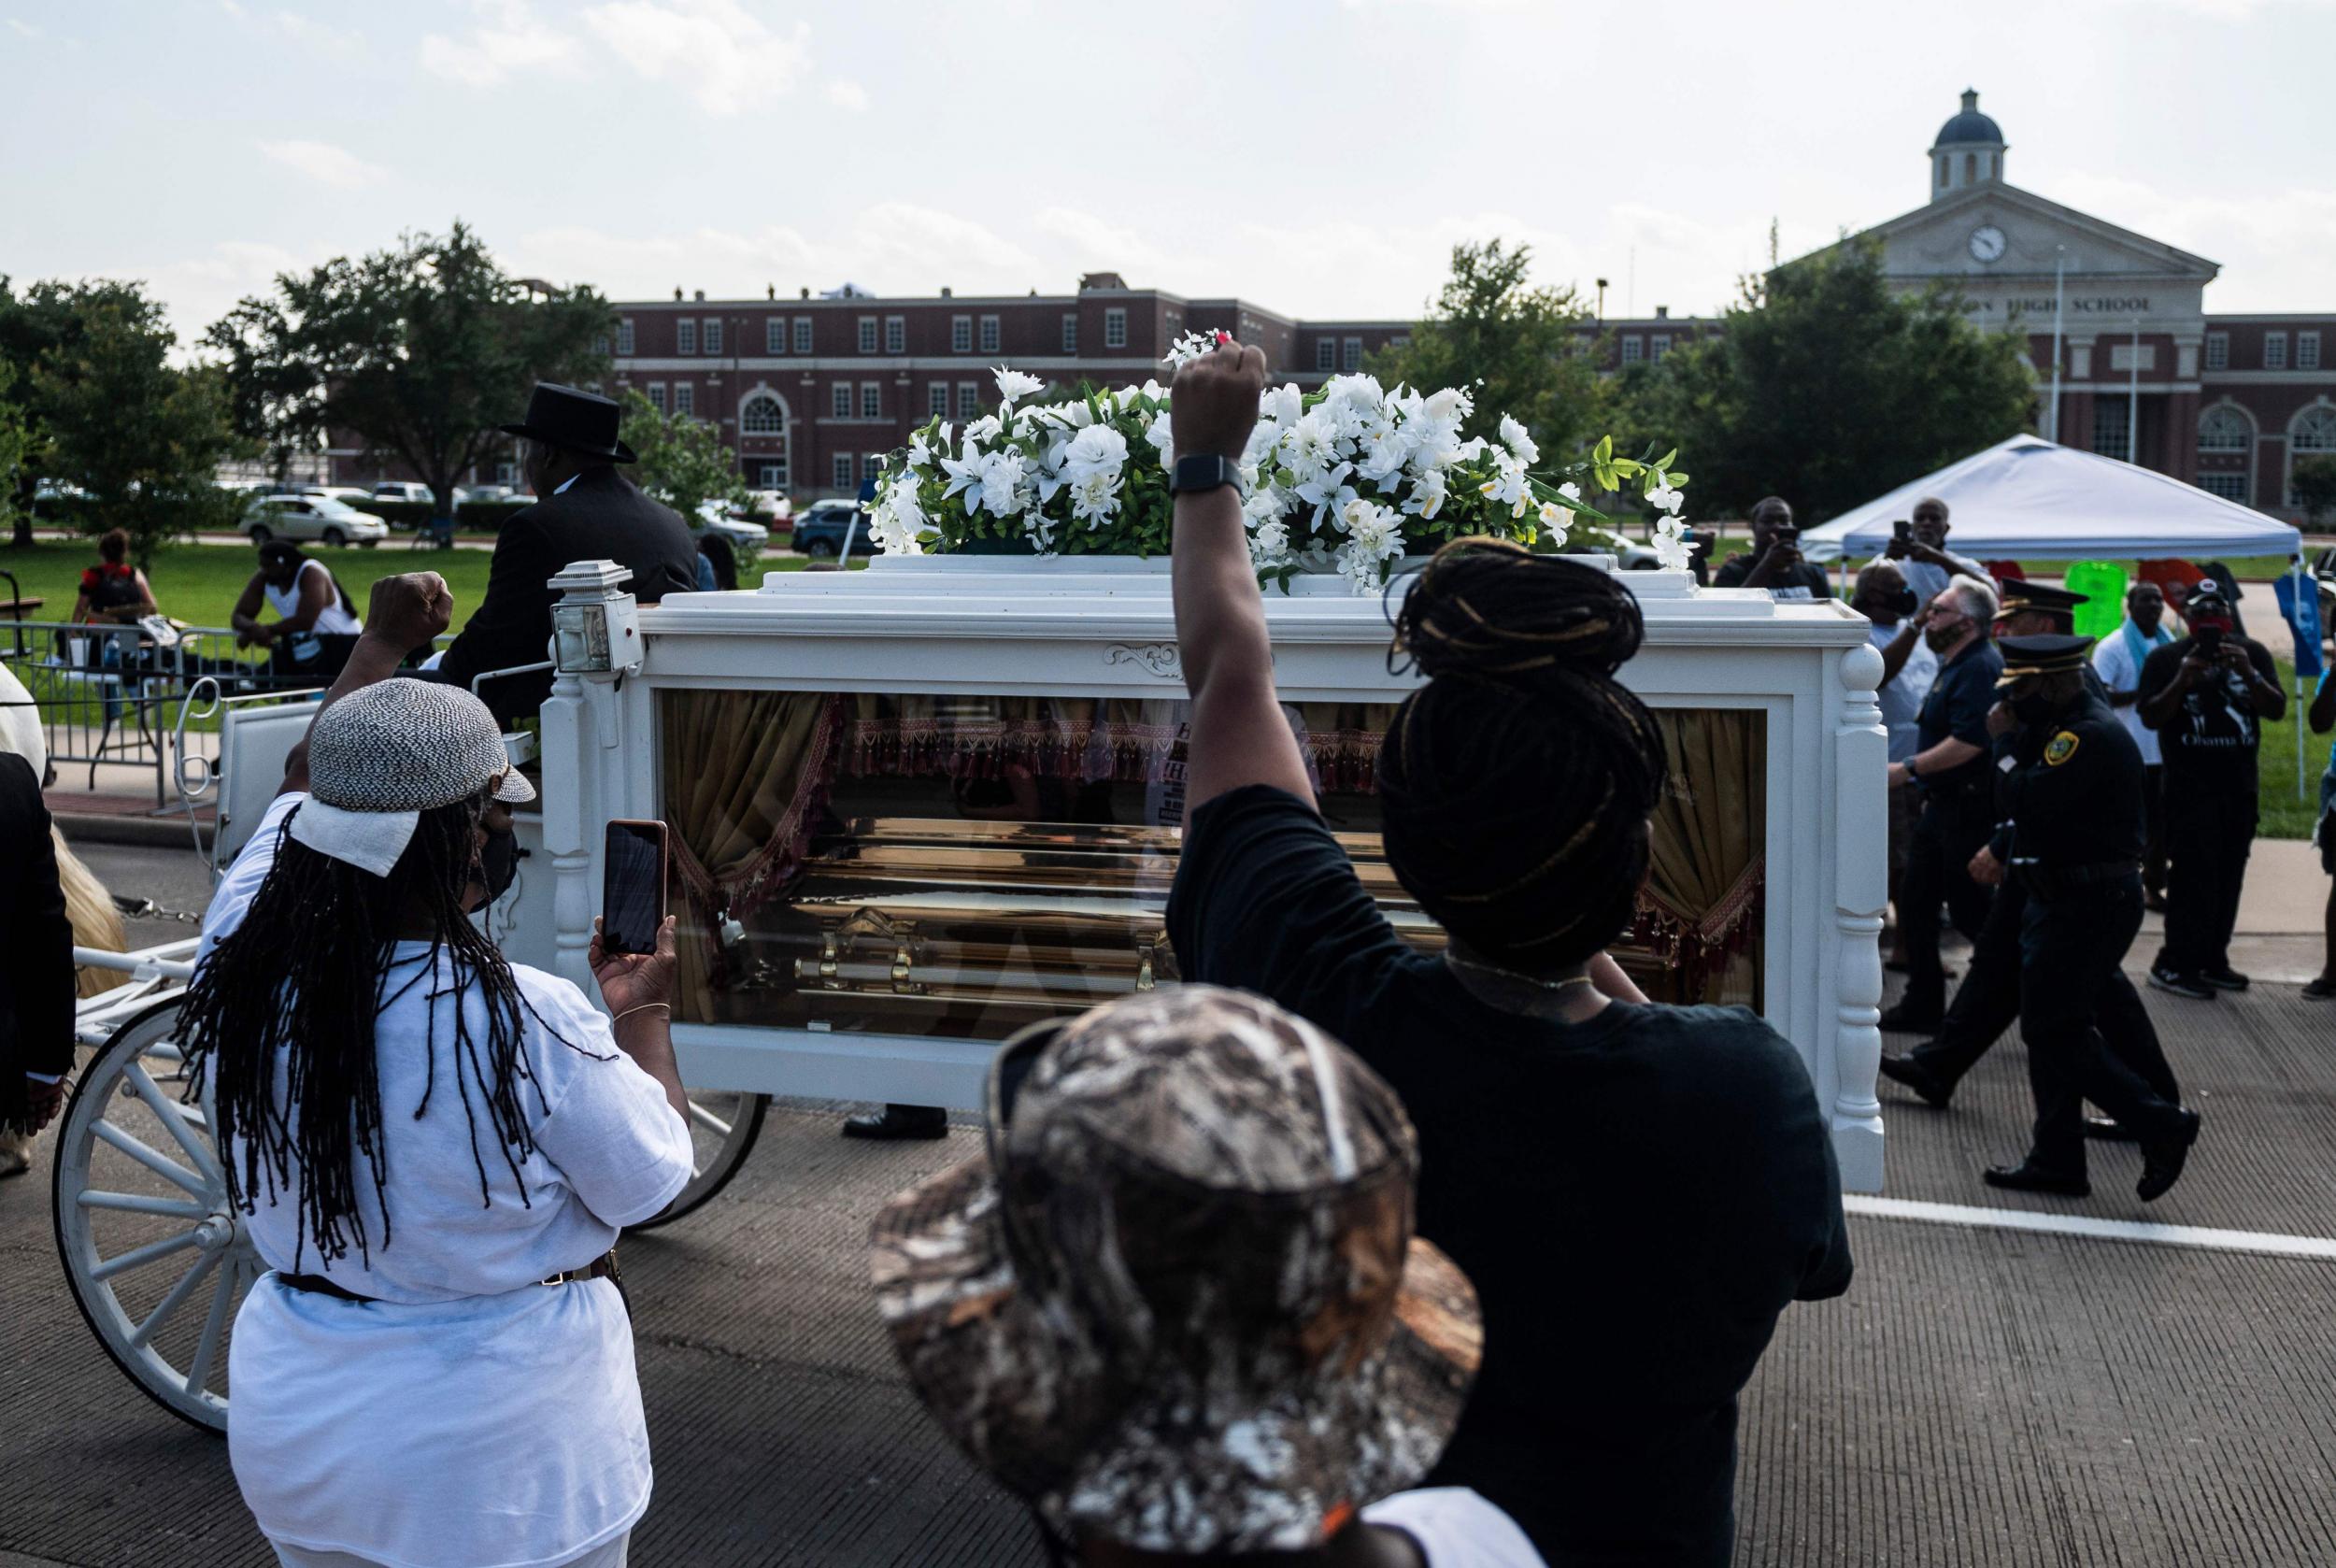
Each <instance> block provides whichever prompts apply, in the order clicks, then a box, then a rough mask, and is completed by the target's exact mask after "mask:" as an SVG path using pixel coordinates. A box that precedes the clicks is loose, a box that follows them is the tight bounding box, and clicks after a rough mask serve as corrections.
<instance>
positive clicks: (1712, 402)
mask: <svg viewBox="0 0 2336 1568" xmlns="http://www.w3.org/2000/svg"><path fill="white" fill-rule="evenodd" d="M1962 303H1963V302H1962V298H1961V296H1960V295H1959V293H1957V292H1954V291H1953V290H1951V289H1945V288H1935V289H1932V290H1930V291H1929V292H1924V293H1920V294H1912V295H1907V294H1900V293H1898V292H1894V291H1893V290H1892V289H1891V287H1890V285H1889V282H1888V280H1887V278H1885V277H1884V276H1883V273H1882V257H1881V249H1880V247H1879V246H1878V245H1875V244H1873V242H1871V241H1863V240H1851V241H1846V242H1845V243H1843V244H1841V245H1838V246H1835V247H1833V248H1832V249H1829V250H1824V251H1819V252H1818V253H1817V254H1816V255H1814V256H1810V257H1807V258H1804V259H1802V260H1801V261H1797V262H1793V263H1789V264H1787V265H1785V266H1781V267H1778V268H1776V269H1775V270H1773V271H1772V272H1770V273H1769V274H1768V275H1767V276H1766V277H1765V278H1747V279H1745V283H1744V286H1743V297H1742V299H1741V301H1740V302H1739V303H1738V304H1737V305H1736V306H1733V307H1731V309H1730V310H1729V311H1728V312H1727V314H1726V315H1725V316H1724V317H1723V318H1722V319H1721V321H1720V330H1719V332H1718V333H1717V334H1716V335H1711V336H1707V337H1705V338H1703V339H1702V341H1700V342H1697V343H1695V344H1693V345H1690V346H1688V347H1687V348H1684V349H1674V350H1673V351H1672V352H1671V354H1670V355H1669V356H1668V357H1666V358H1665V359H1664V361H1663V363H1661V364H1660V365H1659V366H1648V367H1646V369H1645V371H1643V372H1642V373H1641V374H1640V375H1639V376H1637V377H1635V378H1631V379H1630V380H1629V381H1628V382H1627V383H1626V384H1625V387H1624V388H1623V389H1622V395H1621V402H1622V404H1623V411H1622V416H1621V419H1620V424H1621V427H1622V430H1623V432H1624V433H1625V434H1624V437H1623V440H1622V442H1621V444H1623V445H1634V444H1637V443H1639V442H1643V441H1652V442H1654V443H1656V444H1658V445H1659V446H1663V447H1672V446H1675V447H1677V448H1678V449H1679V451H1680V454H1681V455H1682V457H1683V458H1684V459H1685V460H1686V461H1687V462H1688V463H1690V464H1691V465H1692V466H1693V468H1694V470H1695V487H1694V489H1693V490H1691V491H1690V492H1688V506H1689V507H1690V508H1691V509H1692V514H1691V515H1693V516H1696V517H1713V516H1741V515H1743V513H1744V512H1745V511H1746V510H1747V509H1749V508H1750V506H1751V505H1752V504H1753V503H1754V502H1755V501H1758V500H1759V498H1760V497H1762V496H1764V495H1781V496H1783V497H1784V498H1785V499H1786V500H1788V501H1789V502H1791V503H1792V505H1793V509H1794V511H1795V512H1796V513H1798V514H1799V515H1800V516H1801V518H1802V520H1803V521H1805V522H1817V521H1821V520H1824V519H1826V518H1829V517H1831V516H1833V515H1835V514H1836V513H1839V512H1842V511H1845V510H1846V509H1847V508H1849V507H1851V506H1856V505H1857V504H1859V502H1862V501H1866V500H1869V499H1871V498H1872V497H1873V496H1875V495H1879V494H1881V493H1882V492H1884V491H1887V490H1889V489H1891V488H1893V487H1894V486H1897V485H1902V484H1904V483H1906V482H1907V481H1908V480H1910V479H1915V478H1920V477H1921V476H1923V475H1924V474H1927V473H1930V471H1931V470H1933V469H1936V468H1942V467H1944V466H1945V465H1946V464H1947V463H1953V462H1955V461H1957V460H1958V459H1960V458H1965V457H1968V456H1970V455H1971V454H1972V453H1973V452H1975V451H1978V450H1980V449H1983V448H1985V447H1987V446H1990V445H1992V444H1994V443H1995V442H1997V441H2001V440H2002V439H2003V438H2004V437H2006V436H2009V435H2016V434H2017V433H2018V432H2019V431H2020V430H2021V429H2023V428H2025V427H2026V426H2027V424H2028V422H2029V421H2030V417H2031V413H2032V410H2033V407H2034V404H2035V395H2036V393H2035V380H2034V377H2033V375H2032V373H2031V372H2030V370H2029V368H2028V366H2027V364H2026V363H2024V362H2023V361H2022V360H2021V358H2020V349H2021V344H2022V340H2021V339H2020V338H2019V337H2018V336H2016V335H2011V334H2006V333H1990V332H1983V331H1981V330H1980V329H1979V328H1977V327H1974V326H1973V325H1972V324H1971V322H1970V321H1968V320H1967V319H1966V318H1965V316H1964V314H1963V309H1962Z"/></svg>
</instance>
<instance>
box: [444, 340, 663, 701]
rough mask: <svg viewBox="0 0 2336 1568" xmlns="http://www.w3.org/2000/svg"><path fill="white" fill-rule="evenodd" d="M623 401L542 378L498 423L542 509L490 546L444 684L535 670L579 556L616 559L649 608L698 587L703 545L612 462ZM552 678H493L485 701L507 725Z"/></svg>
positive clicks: (617, 455) (629, 457) (627, 457)
mask: <svg viewBox="0 0 2336 1568" xmlns="http://www.w3.org/2000/svg"><path fill="white" fill-rule="evenodd" d="M619 412H620V410H619V407H618V406H617V405H616V404H615V403H614V402H612V401H610V400H609V399H607V398H605V397H602V396H600V395H599V394H597V393H595V392H583V391H580V390H578V389H577V388H575V387H563V386H557V385H554V384H553V383H551V382H549V381H538V382H536V383H535V395H534V396H533V397H532V398H530V399H528V404H527V419H526V421H525V422H523V423H520V424H506V425H505V426H503V427H502V429H503V432H504V434H505V435H516V436H518V437H520V464H521V472H522V473H524V474H525V475H526V477H527V484H528V488H529V489H530V490H533V491H534V492H535V496H536V503H535V505H534V506H530V507H528V508H527V509H526V510H525V511H523V512H519V513H516V514H514V515H513V516H512V517H511V518H510V519H509V520H507V521H506V522H505V523H504V525H503V533H502V535H500V536H499V537H498V538H497V539H496V540H495V558H494V565H493V567H492V569H491V571H490V572H489V574H488V577H487V596H486V598H485V599H484V600H482V601H481V602H480V603H479V606H478V608H477V612H476V613H474V614H473V615H472V616H471V618H470V620H469V621H468V623H466V624H465V625H464V626H463V634H462V635H461V636H458V637H456V638H455V639H454V646H453V647H451V648H449V649H447V650H446V657H445V658H444V659H443V660H441V661H440V662H439V664H438V672H437V674H438V678H439V679H440V680H443V681H447V682H449V683H450V684H453V685H458V686H463V687H467V686H469V685H470V683H471V682H472V681H473V680H474V679H476V678H477V677H478V676H480V675H481V674H483V673H485V672H486V671H489V670H501V669H508V668H510V667H512V666H514V665H518V664H533V663H540V662H541V661H542V660H543V659H545V658H546V657H547V653H546V649H547V647H548V645H549V643H550V641H551V606H552V605H553V603H554V602H555V601H556V600H558V598H559V597H560V596H559V595H558V594H557V593H555V592H552V591H551V590H550V589H549V588H548V587H547V586H545V585H546V584H547V583H548V582H549V581H550V580H551V577H552V575H553V574H554V573H556V572H558V571H559V570H560V569H561V568H562V567H563V566H565V565H567V564H568V563H570V562H574V561H613V562H615V563H617V564H618V565H620V566H629V567H631V568H632V569H633V581H632V583H631V585H630V586H631V588H632V590H633V595H634V598H636V599H638V600H639V601H640V602H641V603H642V604H644V605H653V604H655V603H657V601H658V600H660V599H662V598H663V597H664V596H665V595H666V594H668V593H685V592H690V591H691V590H692V589H694V588H696V587H697V581H698V568H697V546H696V545H695V544H694V543H692V542H691V537H690V530H689V528H688V527H687V526H686V525H685V524H684V523H683V522H682V520H681V518H680V517H679V515H678V514H677V513H676V512H675V511H674V510H673V509H672V508H671V507H669V506H659V505H658V504H657V503H656V502H654V501H652V500H650V499H649V498H648V496H646V495H644V494H642V493H641V492H640V489H639V487H637V486H636V485H634V483H633V481H632V480H630V479H628V478H625V477H624V476H623V475H622V474H620V473H618V472H617V469H616V466H615V465H616V464H618V463H631V462H632V461H633V460H634V459H633V450H632V449H631V448H629V447H627V446H626V445H625V444H624V443H623V442H622V441H620V440H618V439H617V418H618V414H619ZM550 693H551V677H550V676H549V675H548V673H543V672H538V673H536V674H534V675H524V676H506V677H503V678H501V679H498V680H491V681H488V682H487V683H486V684H485V685H484V686H482V687H480V688H479V689H478V695H479V697H480V699H481V700H483V701H484V702H485V703H486V705H487V706H488V707H489V708H490V709H491V710H492V711H493V713H494V716H495V718H496V720H498V721H499V722H501V723H502V724H503V726H504V727H505V728H506V729H508V728H509V727H510V726H511V724H512V723H513V722H514V721H515V720H520V719H525V718H527V717H529V716H530V715H532V714H534V712H535V711H536V710H537V709H538V708H540V707H542V706H543V703H544V699H545V698H546V697H547V696H548V695H550Z"/></svg>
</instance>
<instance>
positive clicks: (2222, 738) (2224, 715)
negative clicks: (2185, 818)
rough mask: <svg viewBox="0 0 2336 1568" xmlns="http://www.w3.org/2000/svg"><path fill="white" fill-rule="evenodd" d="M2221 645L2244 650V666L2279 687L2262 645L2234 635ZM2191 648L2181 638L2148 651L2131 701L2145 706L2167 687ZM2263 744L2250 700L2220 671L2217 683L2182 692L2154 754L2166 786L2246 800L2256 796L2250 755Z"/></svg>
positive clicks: (2241, 684) (2229, 673)
mask: <svg viewBox="0 0 2336 1568" xmlns="http://www.w3.org/2000/svg"><path fill="white" fill-rule="evenodd" d="M2225 641H2227V642H2231V643H2235V644H2237V645H2238V646H2239V647H2241V648H2243V649H2246V653H2247V663H2250V664H2253V665H2254V666H2255V671H2256V673H2257V674H2258V675H2259V676H2261V677H2263V678H2264V679H2265V680H2267V681H2269V682H2270V683H2271V684H2272V685H2273V686H2276V685H2278V684H2279V666H2278V665H2277V664H2276V663H2272V656H2271V654H2270V653H2269V652H2268V651H2267V650H2266V649H2264V647H2263V645H2262V644H2261V643H2258V642H2257V641H2256V640H2255V639H2254V638H2253V637H2242V636H2237V635H2230V636H2227V637H2226V638H2225ZM2190 647H2191V639H2190V638H2188V637H2184V638H2182V639H2180V640H2179V641H2176V642H2170V643H2167V644H2165V645H2163V646H2162V647H2159V648H2155V649H2151V650H2150V654H2149V657H2148V658H2146V659H2144V660H2143V661H2142V677H2141V680H2140V683H2139V685H2138V688H2137V689H2138V690H2139V691H2140V693H2141V695H2140V696H2139V698H2137V699H2136V700H2137V701H2139V702H2141V703H2143V704H2144V705H2146V704H2148V703H2149V702H2150V701H2152V700H2153V699H2154V698H2156V697H2157V695H2158V693H2159V692H2161V691H2164V690H2165V689H2166V688H2167V687H2169V686H2172V684H2173V681H2174V677H2175V676H2176V675H2177V674H2178V673H2180V671H2181V668H2182V661H2183V659H2184V658H2185V657H2186V656H2187V655H2188V653H2189V651H2190ZM2262 743H2263V727H2262V722H2261V720H2259V719H2258V717H2257V716H2256V712H2255V695H2254V693H2253V692H2252V691H2248V690H2247V683H2246V682H2245V681H2243V680H2242V679H2241V678H2240V677H2239V676H2238V673H2237V672H2236V671H2233V670H2225V671H2223V672H2221V677H2220V678H2219V679H2211V678H2210V679H2208V680H2205V681H2202V682H2201V683H2200V684H2199V685H2197V686H2194V687H2192V688H2190V690H2189V691H2186V692H2184V693H2183V694H2182V705H2181V706H2179V707H2177V708H2175V709H2174V711H2173V717H2172V718H2171V719H2168V720H2166V721H2165V722H2164V723H2163V724H2161V725H2159V726H2158V754H2159V755H2160V756H2162V757H2163V758H2164V759H2165V763H2166V778H2167V780H2168V781H2169V782H2171V783H2181V784H2203V785H2209V786H2212V787H2215V788H2221V787H2224V786H2229V787H2230V788H2233V789H2244V790H2245V791H2247V792H2248V793H2249V794H2250V795H2251V794H2253V793H2254V792H2255V754H2256V752H2257V750H2258V749H2259V748H2260V747H2261V746H2262Z"/></svg>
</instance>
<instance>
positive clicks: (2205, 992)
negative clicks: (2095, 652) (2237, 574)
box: [2136, 578, 2287, 1002]
mask: <svg viewBox="0 0 2336 1568" xmlns="http://www.w3.org/2000/svg"><path fill="white" fill-rule="evenodd" d="M2184 619H2186V620H2187V621H2188V622H2189V626H2190V634H2189V635H2188V636H2186V637H2184V638H2182V639H2181V640H2180V641H2178V642H2171V643H2168V644H2166V645H2165V646H2164V647H2162V648H2159V649H2153V650H2152V651H2151V653H2150V655H2149V657H2148V658H2146V659H2144V660H2143V661H2142V679H2141V688H2140V691H2141V698H2140V701H2139V702H2138V703H2137V704H2136V706H2138V707H2139V708H2140V710H2141V715H2142V722H2143V723H2144V724H2146V725H2148V726H2149V727H2150V728H2151V729H2153V730H2155V731H2157V732H2158V743H2159V747H2160V749H2161V750H2162V752H2163V754H2164V758H2165V763H2164V766H2165V770H2166V774H2165V798H2164V804H2163V805H2162V807H2161V809H2162V810H2163V811H2164V813H2165V824H2166V941H2165V946H2164V947H2162V948H2158V961H2157V962H2155V963H2153V964H2152V965H2151V966H2150V971H2149V983H2150V984H2151V985H2153V986H2155V987H2156V988H2157V989H2158V990H2159V991H2170V992H2172V994H2173V995H2176V996H2186V997H2189V998H2191V999H2192V1000H2194V1001H2201V1002H2204V1001H2210V1000H2212V999H2213V998H2214V996H2215V993H2216V992H2217V991H2244V990H2245V989H2246V988H2247V977H2246V976H2244V975H2242V974H2240V973H2239V972H2238V971H2237V970H2235V969H2233V968H2231V967H2230V934H2231V932H2232V931H2233V930H2234V929H2235V928H2236V927H2237V925H2238V922H2239V893H2240V890H2241V889H2242V888H2243V886H2244V885H2245V882H2246V870H2247V856H2248V854H2249V852H2250V851H2252V850H2253V848H2254V847H2255V819H2256V803H2257V791H2258V784H2257V780H2256V771H2255V770H2256V753H2257V751H2258V749H2259V748H2260V747H2261V745H2262V740H2263V721H2264V720H2278V719H2280V718H2282V717H2284V716H2285V715H2286V711H2287V694H2286V692H2285V691H2281V690H2280V686H2279V667H2278V665H2276V664H2274V663H2272V656H2271V653H2270V650H2269V649H2265V648H2264V647H2263V645H2262V644H2261V643H2258V642H2257V641H2256V640H2255V639H2254V638H2252V637H2249V636H2246V635H2245V634H2243V633H2241V632H2240V630H2239V627H2238V618H2237V615H2236V613H2235V612H2234V611H2233V610H2232V608H2231V606H2230V601H2229V597H2228V595H2226V594H2225V593H2224V592H2223V590H2222V589H2221V588H2220V587H2219V586H2218V585H2217V584H2216V583H2215V581H2214V580H2213V579H2212V578H2209V579H2208V580H2207V581H2205V582H2202V583H2200V584H2199V585H2198V586H2197V587H2196V588H2194V589H2192V590H2191V591H2190V597H2189V601H2188V604H2187V605H2186V606H2185V609H2184Z"/></svg>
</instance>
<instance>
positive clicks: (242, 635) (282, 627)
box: [228, 539, 365, 686]
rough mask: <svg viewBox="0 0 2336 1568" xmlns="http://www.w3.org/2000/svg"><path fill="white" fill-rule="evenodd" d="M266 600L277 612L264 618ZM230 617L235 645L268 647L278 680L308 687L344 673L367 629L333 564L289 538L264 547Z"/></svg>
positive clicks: (322, 683) (270, 665)
mask: <svg viewBox="0 0 2336 1568" xmlns="http://www.w3.org/2000/svg"><path fill="white" fill-rule="evenodd" d="M262 605H265V606H267V607H268V608H270V609H273V610H274V611H275V612H276V619H275V620H261V619H260V608H261V606H262ZM228 621H229V624H231V625H233V626H234V627H235V646H236V647H238V648H264V649H267V650H268V664H269V667H270V668H271V669H272V670H273V671H274V672H275V673H276V675H277V677H278V679H280V680H283V681H285V682H287V683H291V684H298V685H306V686H320V685H327V684H330V683H331V682H332V681H334V680H335V679H337V678H339V677H340V673H341V668H342V666H343V665H345V664H347V663H349V653H350V652H351V650H353V649H355V648H356V646H357V634H359V633H361V632H363V630H364V629H365V626H364V622H363V621H362V620H358V619H357V606H355V605H353V604H351V603H350V602H349V591H348V590H347V589H345V588H343V587H342V586H341V583H340V579H339V578H338V577H335V576H334V575H333V571H332V568H331V567H329V566H327V565H325V563H323V562H321V561H318V560H315V559H313V558H311V557H309V556H308V555H306V554H305V553H303V551H302V550H301V549H300V547H299V546H298V545H295V544H293V543H292V541H291V540H289V539H270V540H269V541H268V542H267V543H266V544H264V545H262V546H261V547H260V569H259V570H258V571H256V572H254V573H252V574H251V580H250V581H249V582H247V583H245V584H244V585H243V594H242V596H241V597H240V598H238V599H237V600H236V601H235V609H234V611H233V612H232V613H231V614H230V615H229V617H228Z"/></svg>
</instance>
